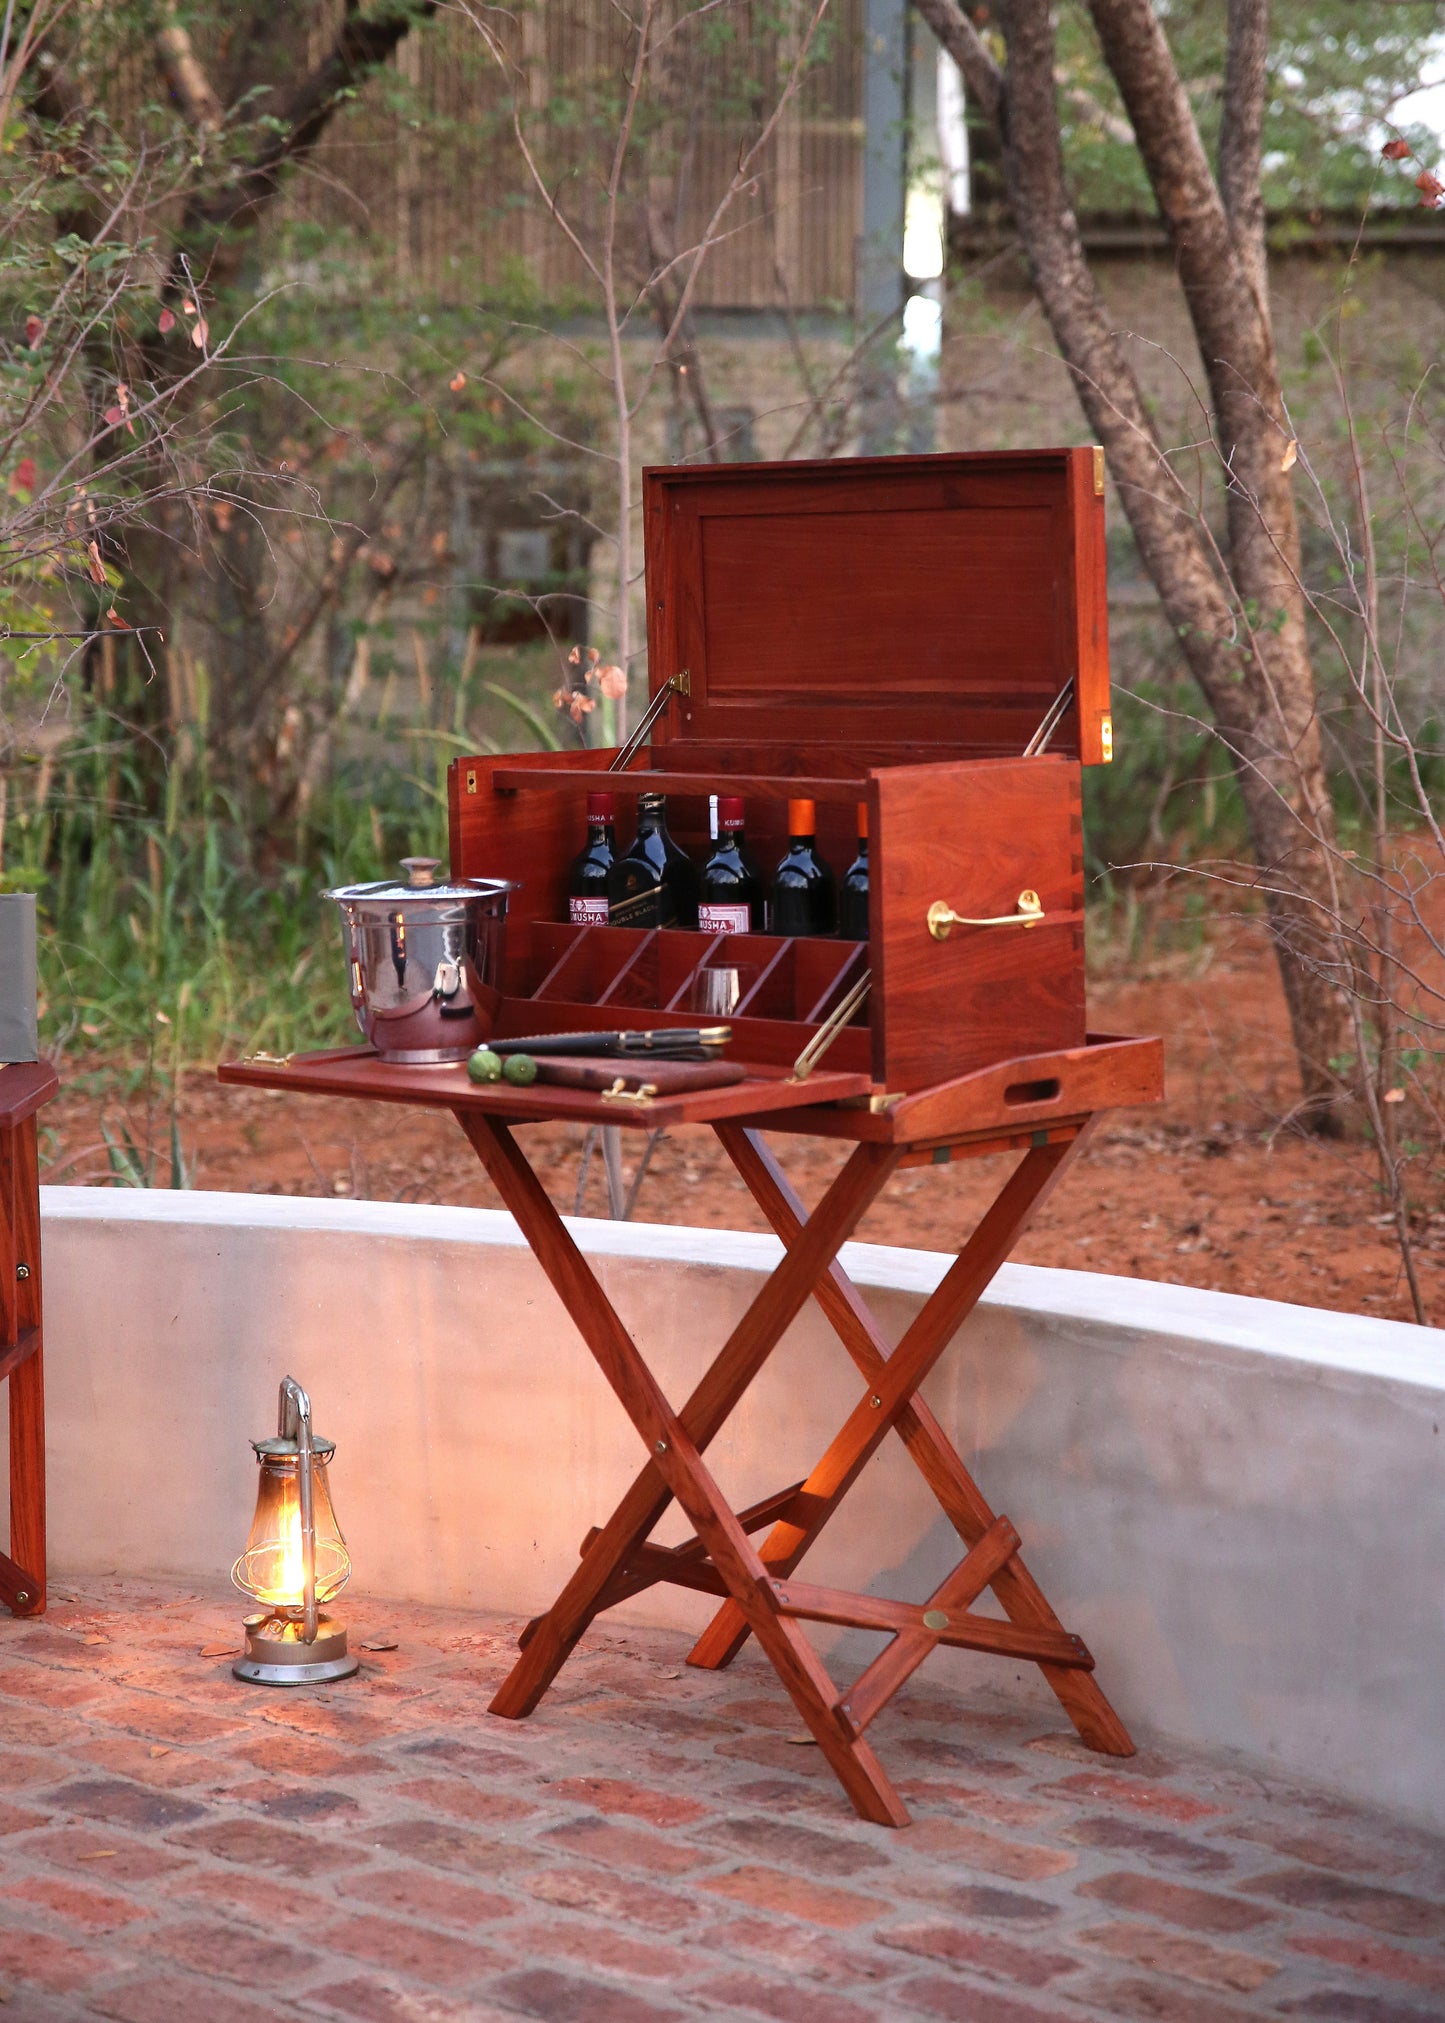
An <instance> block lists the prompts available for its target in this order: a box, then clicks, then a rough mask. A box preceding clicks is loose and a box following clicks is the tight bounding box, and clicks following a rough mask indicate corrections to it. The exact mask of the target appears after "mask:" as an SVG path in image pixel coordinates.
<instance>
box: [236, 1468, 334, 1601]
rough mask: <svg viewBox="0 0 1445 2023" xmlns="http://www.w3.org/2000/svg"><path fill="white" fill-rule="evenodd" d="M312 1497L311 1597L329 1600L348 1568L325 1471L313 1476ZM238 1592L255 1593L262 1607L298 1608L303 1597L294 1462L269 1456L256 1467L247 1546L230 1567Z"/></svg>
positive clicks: (298, 1484)
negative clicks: (258, 1472) (283, 1463)
mask: <svg viewBox="0 0 1445 2023" xmlns="http://www.w3.org/2000/svg"><path fill="white" fill-rule="evenodd" d="M314 1490H315V1498H316V1599H317V1601H318V1602H325V1601H329V1600H330V1599H331V1597H332V1596H333V1595H336V1594H339V1593H340V1592H341V1590H342V1588H343V1587H345V1585H346V1582H347V1578H348V1576H349V1575H350V1572H351V1555H350V1553H348V1551H347V1550H346V1542H345V1540H344V1539H343V1538H342V1536H341V1533H340V1531H339V1529H338V1528H337V1523H336V1514H335V1512H334V1511H333V1510H332V1508H331V1497H330V1494H329V1492H328V1489H327V1483H326V1471H325V1469H324V1468H318V1469H317V1470H316V1473H315V1477H314ZM231 1578H232V1579H233V1580H234V1581H235V1583H236V1585H237V1587H238V1588H240V1590H241V1592H242V1593H243V1594H248V1595H254V1597H255V1598H256V1600H257V1601H258V1602H260V1603H261V1605H262V1607H263V1608H271V1609H299V1608H301V1607H303V1606H304V1604H305V1600H306V1565H305V1561H304V1559H303V1557H302V1552H301V1489H300V1483H299V1481H298V1480H297V1475H296V1470H295V1467H294V1466H291V1467H289V1468H283V1467H282V1466H276V1465H273V1463H272V1462H271V1461H270V1459H269V1458H268V1460H267V1461H266V1463H265V1464H264V1465H263V1467H262V1470H261V1480H260V1485H259V1487H258V1490H257V1497H256V1514H255V1516H254V1518H253V1519H252V1521H251V1536H250V1538H249V1539H248V1540H247V1542H246V1550H245V1551H244V1552H243V1553H242V1555H241V1557H240V1558H239V1559H238V1560H237V1561H236V1564H235V1565H234V1567H232V1569H231Z"/></svg>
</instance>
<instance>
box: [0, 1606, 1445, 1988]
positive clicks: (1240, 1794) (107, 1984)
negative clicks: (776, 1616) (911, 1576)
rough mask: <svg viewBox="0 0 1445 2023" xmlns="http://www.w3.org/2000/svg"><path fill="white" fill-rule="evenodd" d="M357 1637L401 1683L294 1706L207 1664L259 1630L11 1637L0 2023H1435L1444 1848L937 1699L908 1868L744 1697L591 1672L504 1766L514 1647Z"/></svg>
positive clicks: (344, 1690)
mask: <svg viewBox="0 0 1445 2023" xmlns="http://www.w3.org/2000/svg"><path fill="white" fill-rule="evenodd" d="M348 1613H349V1614H350V1615H351V1619H352V1623H353V1626H354V1630H355V1631H356V1633H357V1634H358V1635H359V1636H360V1637H363V1638H368V1637H369V1638H371V1639H372V1640H373V1641H386V1640H387V1639H388V1638H389V1637H395V1639H396V1648H395V1649H394V1650H385V1651H382V1650H378V1651H375V1652H368V1653H367V1654H366V1664H365V1667H364V1670H363V1673H362V1675H361V1676H360V1677H359V1678H358V1679H355V1680H352V1681H350V1682H348V1683H346V1684H344V1685H340V1686H337V1687H334V1688H332V1689H331V1690H329V1691H323V1690H310V1691H307V1690H300V1691H294V1692H289V1693H268V1692H265V1691H263V1690H260V1689H256V1688H246V1687H243V1686H239V1685H237V1684H236V1683H235V1682H234V1681H233V1680H232V1679H231V1677H230V1674H229V1670H228V1665H227V1661H226V1660H225V1659H224V1658H222V1657H219V1656H216V1655H214V1654H212V1655H209V1656H205V1655H202V1652H203V1649H204V1648H205V1647H208V1646H212V1645H214V1644H215V1643H217V1642H219V1641H221V1640H223V1639H224V1638H226V1637H228V1636H229V1635H231V1634H232V1633H233V1632H234V1631H235V1626H236V1622H237V1618H238V1614H239V1609H238V1606H237V1602H236V1600H235V1598H231V1599H229V1600H222V1599H221V1597H220V1596H219V1595H211V1596H207V1597H197V1596H195V1595H185V1596H177V1595H175V1594H174V1593H171V1594H167V1593H163V1592H160V1591H158V1590H156V1589H154V1588H151V1587H146V1586H143V1585H141V1584H139V1583H134V1582H132V1583H128V1584H122V1583H119V1582H110V1583H106V1584H104V1585H103V1586H101V1585H87V1586H86V1587H85V1588H84V1589H83V1590H82V1591H81V1592H80V1593H79V1594H78V1595H77V1597H76V1599H75V1601H74V1603H65V1602H56V1603H55V1605H54V1606H53V1609H52V1613H51V1615H50V1616H49V1617H48V1618H47V1619H46V1620H45V1621H43V1622H38V1623H30V1624H25V1623H12V1622H10V1621H9V1620H8V1619H0V1996H3V1999H4V2002H5V2008H4V2015H5V2018H6V2019H7V2023H8V2019H10V2018H12V2017H13V2018H24V2019H27V2023H28V2019H32V2018H33V2019H35V2023H51V2019H70V2018H91V2017H108V2018H114V2019H120V2023H267V2019H272V2018H275V2017H278V2016H281V2017H288V2018H289V2017H297V2018H314V2019H325V2018H330V2019H336V2018H338V2017H340V2018H356V2019H358V2023H489V2019H490V2023H515V2019H516V2018H517V2017H535V2018H545V2019H567V2023H665V2019H671V2018H694V2017H730V2018H737V2019H743V2018H748V2019H753V2023H757V2019H759V2018H764V2019H767V2018H772V2019H776V2023H872V2019H877V2018H894V2017H897V2018H899V2019H900V2023H902V2019H917V2023H922V2019H938V2018H943V2019H966V2023H1066V2019H1076V2023H1084V2019H1088V2018H1093V2019H1096V2023H1098V2019H1114V2018H1126V2019H1130V2018H1145V2019H1157V2023H1232V2019H1236V2018H1239V2019H1244V2018H1257V2017H1261V2016H1286V2017H1322V2018H1332V2019H1340V2023H1396V2019H1400V2023H1403V2019H1406V2018H1411V2019H1425V2018H1439V2017H1441V2016H1445V1943H1442V1942H1445V1839H1432V1838H1430V1837H1429V1836H1427V1835H1425V1834H1423V1833H1420V1832H1418V1831H1415V1830H1412V1829H1410V1828H1407V1827H1402V1826H1400V1825H1398V1824H1397V1823H1394V1822H1392V1821H1391V1820H1389V1819H1386V1818H1383V1817H1380V1816H1376V1815H1371V1814H1368V1813H1364V1812H1360V1811H1358V1810H1356V1809H1354V1808H1351V1807H1348V1806H1345V1805H1341V1804H1338V1803H1336V1802H1334V1801H1332V1800H1330V1799H1327V1798H1322V1797H1320V1796H1319V1795H1317V1794H1316V1795H1312V1794H1310V1793H1308V1792H1305V1791H1301V1790H1299V1789H1297V1788H1292V1787H1289V1786H1287V1785H1285V1784H1283V1783H1280V1782H1277V1781H1275V1780H1272V1779H1268V1778H1263V1777H1260V1776H1258V1775H1256V1774H1253V1773H1250V1772H1248V1771H1245V1770H1243V1769H1241V1768H1240V1767H1239V1766H1238V1765H1236V1764H1232V1763H1227V1762H1225V1761H1223V1760H1220V1759H1214V1760H1209V1759H1202V1758H1198V1757H1192V1756H1190V1755H1188V1754H1187V1753H1186V1752H1183V1751H1175V1750H1172V1749H1171V1750H1169V1751H1168V1752H1167V1753H1166V1752H1163V1751H1157V1750H1156V1751H1149V1752H1148V1753H1144V1754H1141V1755H1140V1756H1139V1757H1137V1758H1135V1759H1134V1760H1133V1761H1132V1762H1130V1763H1128V1764H1123V1765H1119V1764H1114V1763H1108V1762H1104V1761H1101V1760H1100V1759H1099V1758H1095V1757H1090V1756H1089V1755H1088V1754H1087V1753H1086V1752H1085V1751H1083V1750H1082V1749H1080V1748H1079V1747H1078V1746H1077V1745H1076V1744H1075V1743H1074V1742H1073V1740H1072V1739H1071V1737H1070V1735H1069V1733H1068V1732H1067V1731H1066V1730H1065V1729H1064V1727H1063V1726H1062V1725H1060V1724H1059V1723H1050V1722H1047V1721H1041V1720H1040V1719H1038V1718H1037V1717H1036V1716H1035V1715H1032V1714H1025V1713H1019V1712H1014V1711H1011V1710H1010V1709H1009V1707H1008V1704H1007V1702H1006V1700H1004V1699H1001V1698H987V1699H978V1700H975V1701H969V1702H965V1701H962V1700H958V1699H955V1698H952V1697H950V1696H948V1695H946V1694H944V1693H942V1692H939V1691H937V1690H935V1689H932V1688H930V1687H929V1686H928V1685H927V1684H926V1674H923V1675H920V1678H919V1679H918V1680H915V1682H914V1691H913V1692H912V1693H911V1694H909V1695H907V1696H906V1697H905V1698H903V1699H901V1700H900V1701H899V1702H898V1703H896V1711H894V1710H890V1711H889V1713H888V1714H887V1715H885V1716H884V1718H883V1719H882V1720H881V1721H880V1723H879V1724H878V1730H877V1739H878V1741H879V1745H880V1749H881V1752H882V1754H883V1756H884V1758H885V1760H886V1761H887V1762H888V1764H889V1765H890V1767H891V1768H892V1769H893V1770H894V1771H895V1772H896V1774H897V1776H898V1779H899V1781H900V1784H901V1788H902V1790H903V1791H904V1793H905V1794H906V1796H907V1797H908V1799H909V1801H910V1803H911V1805H912V1806H913V1808H914V1811H915V1816H916V1824H915V1825H914V1826H913V1827H912V1828H911V1829H909V1830H907V1831H906V1832H902V1833H889V1832H886V1831H883V1830H880V1829H877V1828H873V1827H865V1826H862V1825H860V1824H858V1823H857V1822H856V1821H855V1820H854V1819H853V1817H852V1815H851V1813H850V1812H848V1811H847V1810H846V1809H845V1807H844V1805H843V1803H842V1801H841V1798H840V1795H839V1793H838V1791H837V1789H836V1787H835V1786H834V1785H833V1783H832V1780H831V1778H830V1777H829V1776H828V1775H827V1773H826V1771H825V1769H824V1767H823V1765H822V1764H821V1763H820V1761H819V1759H818V1755H817V1751H816V1750H815V1749H813V1748H811V1747H804V1746H799V1745H798V1743H797V1742H796V1741H795V1740H794V1737H795V1735H796V1733H797V1729H798V1723H797V1719H796V1717H795V1716H794V1715H793V1714H792V1712H791V1710H790V1709H789V1707H788V1706H787V1704H786V1702H785V1701H784V1700H783V1698H782V1696H781V1693H780V1691H779V1689H778V1688H777V1687H776V1686H775V1685H774V1683H773V1681H772V1677H771V1674H769V1673H768V1672H767V1671H766V1670H765V1669H764V1668H763V1667H762V1666H761V1665H760V1664H758V1663H757V1662H756V1661H755V1660H748V1659H745V1660H743V1661H742V1662H740V1664H739V1665H738V1666H737V1667H735V1668H734V1670H733V1672H732V1673H730V1674H723V1675H721V1676H717V1677H714V1676H710V1675H706V1674H700V1673H695V1672H690V1671H687V1670H686V1669H684V1668H683V1666H682V1663H681V1658H682V1653H683V1649H684V1644H683V1641H682V1640H681V1639H680V1638H675V1637H669V1636H661V1635H658V1634H654V1633H642V1632H626V1631H617V1630H612V1631H609V1632H603V1633H601V1634H598V1635H595V1636H594V1637H593V1638H592V1639H591V1640H590V1641H589V1643H588V1644H587V1645H586V1646H585V1647H584V1650H583V1652H582V1653H581V1654H580V1655H579V1656H578V1658H577V1659H576V1660H574V1662H573V1664H572V1666H571V1667H569V1669H568V1671H567V1672H566V1673H564V1675H563V1680H562V1684H561V1686H560V1688H559V1690H558V1691H557V1692H556V1693H554V1694H553V1696H552V1697H551V1698H550V1699H549V1700H548V1701H547V1702H546V1703H545V1704H544V1707H543V1709H542V1711H541V1712H540V1713H539V1714H538V1715H537V1716H536V1717H535V1719H533V1720H532V1721H530V1722H528V1723H525V1724H521V1725H516V1724H510V1723H504V1722H500V1721H494V1720H492V1719H490V1718H489V1717H488V1716H487V1715H486V1714H485V1713H484V1712H483V1708H484V1706H485V1703H486V1699H487V1697H488V1691H489V1688H490V1687H491V1685H492V1684H493V1682H494V1681H495V1680H496V1679H497V1678H498V1677H499V1676H500V1673H501V1671H502V1670H503V1668H504V1666H505V1665H506V1663H507V1661H508V1657H509V1654H510V1649H511V1645H510V1639H509V1634H508V1630H509V1626H507V1625H504V1624H501V1623H498V1622H497V1621H496V1620H494V1619H490V1618H481V1617H476V1616H463V1615H460V1614H456V1613H447V1612H441V1611H423V1610H415V1609H407V1610H402V1611H382V1610H381V1609H379V1608H378V1607H377V1606H375V1605H374V1604H367V1603H365V1602H364V1601H363V1602H358V1603H357V1604H355V1606H354V1608H353V1609H352V1610H351V1611H349V1612H348ZM510 1627H511V1628H513V1629H514V1628H515V1626H514V1625H513V1626H510ZM1361 1718H1362V1719H1367V1718H1368V1710H1367V1709H1363V1708H1362V1709H1361Z"/></svg>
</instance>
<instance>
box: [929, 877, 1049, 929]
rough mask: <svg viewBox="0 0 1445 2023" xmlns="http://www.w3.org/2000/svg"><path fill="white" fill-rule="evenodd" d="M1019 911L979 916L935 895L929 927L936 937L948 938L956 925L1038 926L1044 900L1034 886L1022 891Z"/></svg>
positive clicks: (930, 911)
mask: <svg viewBox="0 0 1445 2023" xmlns="http://www.w3.org/2000/svg"><path fill="white" fill-rule="evenodd" d="M1018 906H1019V910H1018V912H1017V913H995V914H992V915H990V916H989V917H988V918H987V919H978V918H976V917H973V916H970V915H969V914H967V913H955V912H954V910H953V908H952V907H951V906H950V905H949V903H948V901H947V900H946V899H935V900H934V902H933V904H932V905H931V906H930V907H929V909H928V931H929V933H930V934H931V935H932V936H933V938H934V940H935V941H947V939H948V936H949V933H950V931H951V930H952V929H953V928H955V927H1037V926H1038V924H1039V922H1040V921H1041V920H1042V919H1043V917H1044V902H1043V901H1042V900H1041V899H1040V898H1039V895H1038V893H1037V892H1035V891H1034V889H1033V887H1032V886H1029V887H1027V888H1026V889H1025V890H1024V891H1022V892H1021V893H1020V894H1019V900H1018Z"/></svg>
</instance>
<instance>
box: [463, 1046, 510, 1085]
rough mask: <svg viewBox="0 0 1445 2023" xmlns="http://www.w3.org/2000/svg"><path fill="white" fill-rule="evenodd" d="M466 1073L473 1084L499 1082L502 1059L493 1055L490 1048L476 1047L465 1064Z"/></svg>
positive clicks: (498, 1055)
mask: <svg viewBox="0 0 1445 2023" xmlns="http://www.w3.org/2000/svg"><path fill="white" fill-rule="evenodd" d="M467 1073H468V1074H469V1075H470V1076H471V1078H472V1080H473V1081H474V1082H500V1081H501V1079H502V1057H501V1055H500V1054H494V1053H493V1052H492V1050H491V1048H490V1047H478V1048H477V1051H476V1052H475V1053H474V1054H473V1055H472V1057H471V1059H470V1060H469V1061H468V1062H467Z"/></svg>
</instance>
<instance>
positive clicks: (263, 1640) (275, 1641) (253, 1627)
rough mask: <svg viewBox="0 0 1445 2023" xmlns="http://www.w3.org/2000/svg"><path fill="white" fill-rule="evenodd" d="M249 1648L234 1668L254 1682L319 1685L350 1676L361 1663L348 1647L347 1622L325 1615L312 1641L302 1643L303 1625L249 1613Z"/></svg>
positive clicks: (247, 1644)
mask: <svg viewBox="0 0 1445 2023" xmlns="http://www.w3.org/2000/svg"><path fill="white" fill-rule="evenodd" d="M245 1629H246V1650H245V1654H244V1656H242V1657H239V1658H237V1660H236V1662H235V1664H234V1665H232V1667H231V1671H232V1673H233V1674H234V1676H235V1677H236V1678H238V1679H245V1680H247V1681H248V1682H249V1683H250V1684H251V1685H253V1686H319V1685H323V1684H325V1683H326V1682H327V1681H328V1680H330V1679H349V1678H350V1677H351V1675H352V1673H353V1672H355V1671H358V1670H359V1669H360V1666H361V1660H360V1658H357V1657H353V1656H352V1654H351V1653H350V1652H349V1651H348V1650H347V1648H346V1625H345V1624H344V1623H341V1622H338V1621H337V1620H336V1618H335V1617H334V1616H322V1617H321V1618H320V1619H319V1621H318V1623H317V1626H316V1637H315V1640H314V1641H313V1642H312V1643H309V1644H307V1643H303V1642H302V1639H301V1625H300V1624H299V1623H297V1622H291V1621H289V1620H288V1619H287V1618H286V1617H284V1616H275V1615H270V1616H247V1618H246V1623H245Z"/></svg>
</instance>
